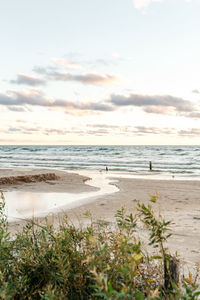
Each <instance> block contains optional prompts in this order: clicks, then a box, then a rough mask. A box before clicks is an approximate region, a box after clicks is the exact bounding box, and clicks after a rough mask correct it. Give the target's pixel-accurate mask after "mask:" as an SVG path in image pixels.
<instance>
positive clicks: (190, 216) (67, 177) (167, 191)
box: [0, 170, 200, 265]
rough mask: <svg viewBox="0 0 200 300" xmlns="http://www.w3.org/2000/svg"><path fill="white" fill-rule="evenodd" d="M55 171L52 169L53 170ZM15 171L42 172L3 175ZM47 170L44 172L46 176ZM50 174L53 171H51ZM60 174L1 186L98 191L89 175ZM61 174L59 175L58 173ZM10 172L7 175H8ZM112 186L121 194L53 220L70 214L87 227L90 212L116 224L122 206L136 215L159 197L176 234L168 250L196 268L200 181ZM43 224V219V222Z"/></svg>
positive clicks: (128, 181)
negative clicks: (86, 214) (140, 207)
mask: <svg viewBox="0 0 200 300" xmlns="http://www.w3.org/2000/svg"><path fill="white" fill-rule="evenodd" d="M51 171H52V170H51ZM13 172H14V173H15V174H17V175H21V174H22V173H23V174H30V172H31V173H32V172H33V173H34V174H39V173H40V170H32V171H30V170H23V171H22V170H21V171H18V170H14V171H11V172H10V173H9V171H8V170H7V171H3V170H1V171H0V177H1V176H9V174H12V176H13ZM43 172H44V170H42V173H43ZM47 172H48V173H49V170H47ZM53 172H55V174H56V175H58V176H60V177H61V178H60V179H59V180H58V181H55V182H54V181H52V182H51V184H49V183H48V182H47V183H46V182H39V183H31V184H30V183H27V184H21V185H15V186H5V187H1V188H3V189H6V190H10V191H11V190H13V189H14V190H18V191H31V192H35V191H38V190H40V191H42V192H55V191H56V192H71V193H81V192H86V191H87V192H90V191H91V192H92V191H94V190H95V188H94V187H91V186H90V185H89V184H90V181H86V179H87V177H86V176H79V175H77V174H71V173H63V172H62V171H55V170H53ZM57 172H58V173H57ZM5 173H6V175H4V174H5ZM112 184H114V185H116V186H117V187H118V189H119V191H117V192H115V193H111V194H106V195H103V196H99V197H96V198H94V199H90V201H88V202H86V203H84V204H83V203H82V204H81V205H80V206H76V207H74V208H71V209H67V210H66V211H63V212H60V213H56V214H55V215H52V214H51V215H49V217H48V218H49V221H51V222H54V224H58V223H59V222H60V221H62V217H63V215H64V214H67V215H68V217H69V219H70V220H71V221H72V222H73V223H74V224H80V223H82V224H84V223H85V222H86V220H85V218H84V217H83V213H84V212H85V211H86V210H89V211H90V212H91V214H92V216H93V219H94V220H99V219H103V220H107V221H109V222H111V223H112V222H113V221H114V215H115V213H116V211H117V209H119V208H121V207H122V206H124V207H126V208H127V211H128V212H132V211H133V209H134V207H135V206H136V203H137V201H140V202H143V203H146V204H147V203H148V201H149V199H150V195H152V194H155V193H156V192H157V193H158V194H159V204H158V205H156V211H157V212H158V210H159V209H160V212H161V214H162V215H163V216H164V217H165V219H167V220H171V221H172V226H171V227H172V233H173V236H172V237H171V238H170V240H169V243H168V247H169V249H170V252H171V253H172V254H173V253H175V251H178V253H179V254H180V257H181V258H182V259H183V260H184V261H186V262H187V263H189V265H194V264H195V263H197V262H200V181H191V180H185V181H184V180H176V179H172V180H151V179H136V178H134V179H133V178H114V181H113V182H112ZM40 220H41V221H42V219H40ZM22 224H23V222H22V223H21V222H17V223H16V222H15V223H11V224H10V225H9V229H10V230H11V231H16V230H20V227H21V225H22ZM137 234H138V235H139V236H140V237H142V238H144V241H147V233H146V232H145V231H143V230H141V228H138V233H137Z"/></svg>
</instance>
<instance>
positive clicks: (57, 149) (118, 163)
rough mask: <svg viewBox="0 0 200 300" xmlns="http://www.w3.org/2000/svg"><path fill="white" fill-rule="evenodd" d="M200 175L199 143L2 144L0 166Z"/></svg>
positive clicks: (0, 147)
mask: <svg viewBox="0 0 200 300" xmlns="http://www.w3.org/2000/svg"><path fill="white" fill-rule="evenodd" d="M149 161H152V165H153V172H155V173H157V174H171V175H173V174H184V175H188V176H189V175H191V176H194V175H200V146H0V167H1V168H10V167H12V168H13V167H22V168H27V167H28V168H29V167H30V168H51V169H52V168H55V169H61V170H98V171H99V170H103V169H105V167H106V166H107V167H108V169H109V171H114V172H126V173H127V172H128V173H132V174H148V173H149Z"/></svg>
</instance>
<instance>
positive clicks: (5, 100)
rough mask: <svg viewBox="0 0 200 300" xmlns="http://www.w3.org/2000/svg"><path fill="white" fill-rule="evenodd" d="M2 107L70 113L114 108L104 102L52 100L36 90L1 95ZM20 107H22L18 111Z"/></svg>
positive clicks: (0, 103)
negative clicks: (57, 110) (34, 108)
mask: <svg viewBox="0 0 200 300" xmlns="http://www.w3.org/2000/svg"><path fill="white" fill-rule="evenodd" d="M0 105H5V106H7V108H8V109H10V110H13V111H19V110H20V108H21V107H22V106H24V105H30V106H42V107H57V108H59V107H60V108H65V109H67V110H68V112H69V113H70V111H71V110H83V111H87V110H89V111H104V112H106V111H112V110H114V107H113V106H112V105H111V104H110V103H104V102H101V103H99V102H86V103H80V102H73V101H70V100H64V99H52V98H48V97H45V95H44V94H43V93H42V92H41V91H39V90H35V89H30V90H28V91H10V92H9V93H8V94H2V93H0ZM18 106H21V107H20V108H19V109H18Z"/></svg>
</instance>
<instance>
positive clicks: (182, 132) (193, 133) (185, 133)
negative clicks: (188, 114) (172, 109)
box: [178, 128, 200, 137]
mask: <svg viewBox="0 0 200 300" xmlns="http://www.w3.org/2000/svg"><path fill="white" fill-rule="evenodd" d="M178 134H179V135H180V136H186V137H187V136H188V137H190V136H199V135H200V129H199V128H191V129H187V130H179V131H178Z"/></svg>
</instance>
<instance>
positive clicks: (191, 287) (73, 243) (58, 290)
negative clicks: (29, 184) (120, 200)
mask: <svg viewBox="0 0 200 300" xmlns="http://www.w3.org/2000/svg"><path fill="white" fill-rule="evenodd" d="M1 198H2V200H1V202H0V299H45V300H53V299H61V300H62V299H70V300H76V299H77V300H79V299H80V300H81V299H85V300H87V299H137V300H142V299H185V300H186V299H198V296H199V295H200V292H198V288H199V287H198V285H197V283H196V282H197V276H196V277H193V276H192V275H191V274H189V278H184V277H183V278H182V280H181V282H180V283H177V282H174V281H173V276H171V275H173V274H170V268H169V263H170V260H169V258H170V256H169V253H168V250H167V249H166V246H165V243H166V241H167V239H168V238H169V236H170V234H171V233H170V232H169V227H168V226H169V224H170V222H167V221H165V220H164V219H163V218H162V217H161V216H160V215H158V216H156V214H155V213H154V210H153V208H152V206H153V205H154V203H155V202H156V200H157V196H152V199H151V204H148V205H147V206H146V205H144V204H140V203H138V204H137V209H136V212H135V214H134V215H133V214H126V211H125V209H124V208H122V209H120V210H118V211H117V213H116V223H115V224H114V225H113V224H109V223H107V222H104V221H99V222H96V223H95V222H93V221H92V220H91V222H90V225H88V226H86V227H83V228H82V227H81V226H79V227H78V228H76V227H75V226H74V225H73V224H71V223H70V222H69V221H68V219H67V217H65V218H64V220H63V222H62V224H61V225H60V228H59V229H57V230H55V229H54V228H53V227H52V225H49V224H48V222H47V221H46V223H45V225H41V224H39V223H37V222H36V220H30V221H29V222H27V224H26V226H24V228H23V230H22V231H21V232H20V233H18V234H16V236H15V237H14V238H13V237H12V238H11V237H10V234H9V232H8V230H7V225H8V224H7V218H6V216H5V214H4V207H5V199H4V196H3V193H2V192H1ZM85 215H86V216H87V217H90V213H89V212H86V214H85ZM138 222H139V224H140V226H141V223H142V224H143V225H144V227H145V228H147V229H148V230H149V244H150V245H151V246H152V247H154V248H155V249H156V251H157V254H156V255H149V254H147V251H146V250H145V249H143V244H142V242H141V240H140V239H139V238H138V234H137V233H136V230H137V226H138V225H137V224H138ZM166 272H167V273H168V274H167V275H169V276H167V278H168V281H169V284H168V285H165V278H164V277H165V276H166Z"/></svg>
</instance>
